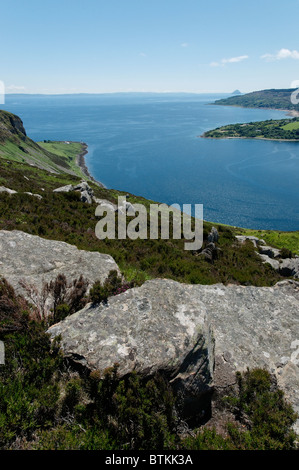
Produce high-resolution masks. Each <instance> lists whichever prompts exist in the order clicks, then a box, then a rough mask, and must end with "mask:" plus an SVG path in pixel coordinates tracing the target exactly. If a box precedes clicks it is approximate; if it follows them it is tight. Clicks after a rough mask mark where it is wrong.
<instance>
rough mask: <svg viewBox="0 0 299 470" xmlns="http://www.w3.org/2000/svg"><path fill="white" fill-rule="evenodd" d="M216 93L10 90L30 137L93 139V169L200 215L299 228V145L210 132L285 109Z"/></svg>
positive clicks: (107, 180) (118, 185)
mask: <svg viewBox="0 0 299 470" xmlns="http://www.w3.org/2000/svg"><path fill="white" fill-rule="evenodd" d="M219 97H220V96H219V95H184V94H182V95H174V94H171V95H168V94H167V95H157V94H149V95H142V94H141V95H139V94H129V95H122V94H119V95H117V94H116V95H76V96H74V95H73V96H70V95H69V96H67V95H66V96H30V95H27V96H26V95H8V96H7V98H6V104H5V105H2V106H1V108H2V109H6V110H8V111H11V112H13V113H15V114H17V115H19V116H20V117H21V119H22V120H23V122H24V125H25V128H26V130H27V134H28V135H29V137H31V138H32V139H34V140H43V139H51V140H77V141H84V142H86V143H87V144H88V145H89V153H88V155H87V156H86V162H87V165H88V167H89V169H90V172H91V173H92V174H93V176H94V177H95V178H96V179H98V180H99V181H101V182H103V183H104V184H105V185H106V186H107V187H108V188H115V189H120V190H124V191H128V192H130V193H133V194H136V195H140V196H144V197H146V198H149V199H152V200H154V201H159V202H166V203H168V204H172V203H178V204H180V205H182V204H196V203H197V204H203V205H204V218H205V219H206V220H211V221H214V222H222V223H227V224H231V225H236V226H242V227H248V228H258V229H280V230H298V229H299V211H298V207H299V191H298V188H299V143H298V144H297V143H291V142H289V143H280V142H269V141H254V140H208V139H202V138H200V137H198V136H199V135H201V134H202V133H203V132H204V131H206V130H209V129H212V128H215V127H217V126H221V125H225V124H229V123H236V122H250V121H257V120H265V119H280V118H282V117H285V116H286V114H285V113H284V112H281V111H269V110H254V109H242V108H232V107H223V106H210V105H209V104H208V103H211V102H213V101H214V100H215V99H217V98H219Z"/></svg>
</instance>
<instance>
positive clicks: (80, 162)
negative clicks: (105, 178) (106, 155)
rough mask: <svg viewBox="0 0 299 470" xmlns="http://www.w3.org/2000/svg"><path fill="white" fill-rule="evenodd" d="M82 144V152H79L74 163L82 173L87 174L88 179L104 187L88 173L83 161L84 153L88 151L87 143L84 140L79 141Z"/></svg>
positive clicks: (103, 186)
mask: <svg viewBox="0 0 299 470" xmlns="http://www.w3.org/2000/svg"><path fill="white" fill-rule="evenodd" d="M81 145H82V152H80V153H79V155H78V156H77V161H76V164H77V165H78V166H79V168H80V169H81V171H82V172H83V173H84V175H85V176H87V178H88V179H90V180H91V181H93V182H94V183H96V184H97V185H98V186H100V187H101V188H105V185H104V184H103V183H101V182H100V181H97V180H96V179H95V178H94V177H93V176H92V175H91V174H90V173H89V170H88V168H87V165H86V161H85V158H84V157H85V155H86V154H87V153H88V145H87V144H86V143H85V142H81Z"/></svg>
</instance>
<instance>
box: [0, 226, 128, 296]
mask: <svg viewBox="0 0 299 470" xmlns="http://www.w3.org/2000/svg"><path fill="white" fill-rule="evenodd" d="M111 270H116V271H117V272H119V268H118V266H117V264H116V263H115V261H114V260H113V258H112V257H111V256H109V255H105V254H100V253H98V252H89V251H83V250H78V248H76V247H75V246H73V245H69V244H67V243H64V242H60V241H55V240H46V239H43V238H40V237H38V236H35V235H29V234H27V233H24V232H20V231H11V232H10V231H5V230H2V231H0V276H3V277H4V278H6V280H7V281H8V282H9V283H10V284H11V285H12V286H13V287H14V288H15V290H16V292H17V293H18V294H22V295H24V296H25V297H26V298H27V299H29V300H32V295H33V294H34V297H35V300H36V302H38V300H39V298H40V296H41V295H42V289H43V286H44V284H45V283H49V282H50V281H54V280H55V279H56V277H57V276H58V274H64V275H65V276H66V278H67V281H68V282H72V281H74V280H75V279H78V278H79V277H80V275H82V276H83V277H84V279H86V280H87V281H88V283H89V285H91V284H93V283H94V282H95V281H96V280H100V281H101V282H104V280H105V279H106V278H107V276H108V274H109V272H110V271H111Z"/></svg>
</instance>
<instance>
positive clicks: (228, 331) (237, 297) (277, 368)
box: [49, 279, 299, 411]
mask: <svg viewBox="0 0 299 470" xmlns="http://www.w3.org/2000/svg"><path fill="white" fill-rule="evenodd" d="M49 332H50V334H51V335H52V336H53V337H54V336H56V335H60V334H61V335H62V348H63V350H64V353H65V354H66V355H67V356H68V357H70V358H72V359H73V360H75V361H77V362H79V363H81V364H82V365H84V366H86V367H88V368H89V369H98V370H103V369H105V368H106V367H110V366H112V365H113V364H114V363H118V364H119V373H120V375H123V376H124V375H126V374H127V373H129V372H131V371H133V370H136V371H138V372H140V373H142V374H145V375H151V374H153V373H154V372H156V371H163V372H165V373H166V374H167V375H168V377H169V379H170V381H171V382H172V383H173V384H174V385H176V386H177V387H178V388H179V389H183V390H184V392H185V393H186V396H193V397H195V396H198V395H200V394H201V393H204V392H206V391H208V390H211V389H212V388H213V387H216V388H217V387H226V386H229V385H231V384H232V382H233V381H234V380H235V371H236V370H239V371H244V370H246V368H247V367H249V368H254V367H262V368H263V367H265V368H266V369H268V370H269V371H270V372H272V373H273V374H275V376H276V377H277V380H278V384H279V386H280V387H281V388H282V389H283V390H284V391H285V394H286V398H287V399H288V400H289V401H290V402H291V403H292V405H293V406H294V408H295V409H296V410H297V411H299V397H298V389H299V370H298V364H299V354H298V353H299V283H297V282H295V281H291V280H288V281H282V282H280V283H278V284H276V285H275V286H274V287H247V286H246V287H243V286H236V285H230V286H224V285H222V284H216V285H212V286H203V285H185V284H180V283H178V282H175V281H171V280H162V279H159V280H158V279H157V280H152V281H147V282H146V283H144V284H143V285H142V286H141V287H139V288H134V289H131V290H128V291H127V292H125V293H123V294H120V295H118V296H115V297H112V298H110V299H109V302H108V306H104V305H99V306H93V305H91V304H88V305H87V306H86V307H85V308H84V309H83V310H81V311H79V312H77V313H75V314H74V315H71V316H70V317H68V318H66V319H65V320H64V321H62V322H60V323H58V324H56V325H54V326H53V327H52V328H50V329H49Z"/></svg>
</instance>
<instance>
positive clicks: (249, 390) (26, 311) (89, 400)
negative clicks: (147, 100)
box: [0, 275, 296, 450]
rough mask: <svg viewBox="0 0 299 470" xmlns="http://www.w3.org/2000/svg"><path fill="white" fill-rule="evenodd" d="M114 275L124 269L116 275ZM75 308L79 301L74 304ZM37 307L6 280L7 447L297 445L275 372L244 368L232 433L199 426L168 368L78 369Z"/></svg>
mask: <svg viewBox="0 0 299 470" xmlns="http://www.w3.org/2000/svg"><path fill="white" fill-rule="evenodd" d="M112 277H113V279H114V280H115V276H114V275H112ZM69 308H71V306H69ZM45 329H46V324H45V322H44V321H42V320H40V319H38V318H37V317H36V312H35V310H34V308H33V307H32V306H31V305H29V304H28V303H27V302H26V300H25V299H24V298H21V297H20V296H17V295H16V294H15V292H14V289H13V288H12V287H11V286H10V285H9V284H8V283H7V282H6V281H5V280H4V279H0V340H2V341H4V342H5V349H6V363H5V366H0V449H1V450H8V449H18V450H20V449H22V450H26V449H30V450H37V449H38V450H57V449H59V450H113V449H117V450H144V449H150V450H163V449H164V450H165V449H167V450H178V449H184V450H187V449H188V450H198V449H199V450H202V449H243V450H244V449H260V450H262V449H267V450H268V449H272V450H273V449H277V450H280V449H295V447H296V444H295V441H296V436H295V434H294V433H293V431H292V425H293V423H294V421H295V419H296V415H295V413H294V412H293V410H292V408H291V407H290V406H289V405H288V404H287V403H286V401H285V399H284V396H283V393H282V392H281V391H280V390H279V389H278V388H277V386H276V384H275V382H274V381H273V378H272V377H271V376H270V374H269V373H268V372H266V371H263V370H253V371H247V372H246V373H245V374H238V375H237V382H238V387H237V389H236V391H235V393H232V394H231V395H230V396H228V397H225V400H224V406H226V407H227V408H228V410H230V412H231V416H232V421H231V422H230V423H228V425H227V430H226V433H225V435H220V434H217V433H216V431H215V430H214V429H212V430H208V429H205V428H201V429H199V430H194V429H193V430H192V429H191V427H189V424H188V423H186V422H184V417H183V416H182V415H181V412H180V409H181V407H180V399H179V398H178V397H177V396H176V394H175V393H174V391H173V390H172V388H171V386H170V385H169V382H168V380H167V377H164V376H163V375H161V374H156V375H155V376H154V377H152V378H149V379H144V378H142V377H140V376H139V375H138V374H136V373H132V374H130V375H129V376H127V377H126V378H124V379H120V378H119V377H118V374H117V371H118V367H117V364H116V365H115V366H114V367H112V368H110V369H107V370H105V371H97V370H95V371H92V372H88V371H87V370H85V371H82V372H81V373H78V372H77V371H75V370H74V369H73V368H72V366H71V364H70V363H68V362H67V361H66V360H65V359H64V357H63V355H62V353H61V350H60V347H59V339H57V340H55V341H52V342H51V341H50V338H49V336H48V334H47V333H46V332H45Z"/></svg>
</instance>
